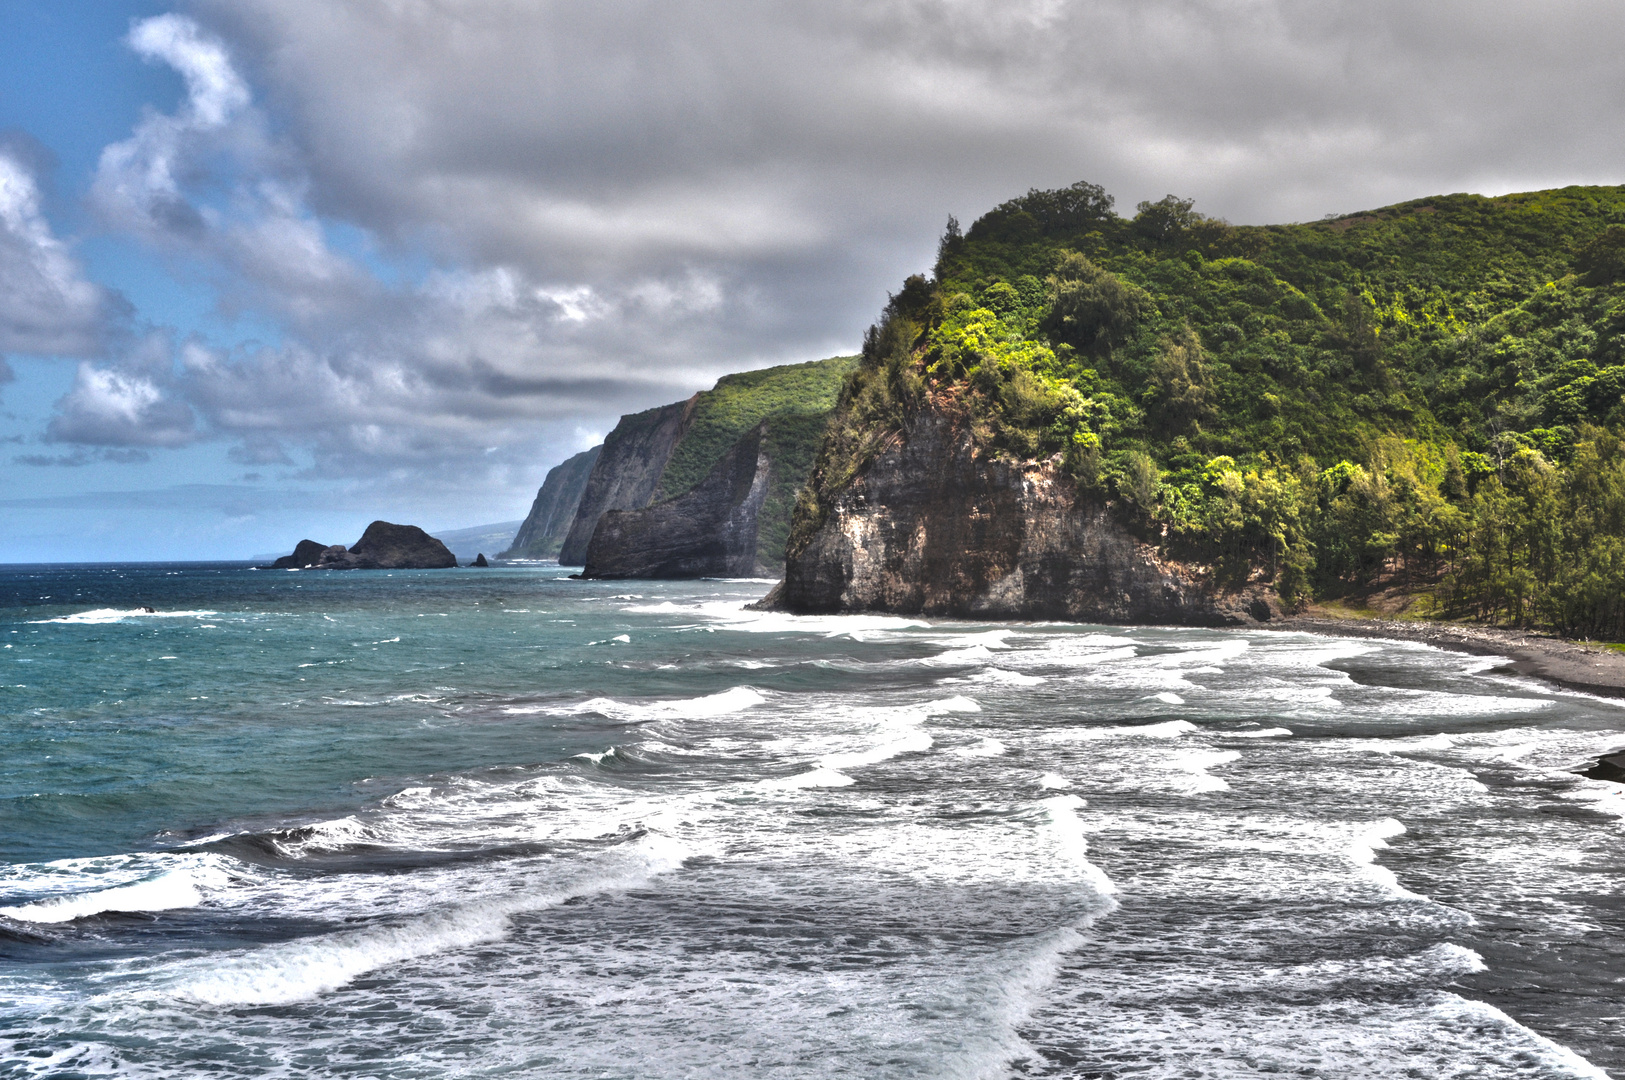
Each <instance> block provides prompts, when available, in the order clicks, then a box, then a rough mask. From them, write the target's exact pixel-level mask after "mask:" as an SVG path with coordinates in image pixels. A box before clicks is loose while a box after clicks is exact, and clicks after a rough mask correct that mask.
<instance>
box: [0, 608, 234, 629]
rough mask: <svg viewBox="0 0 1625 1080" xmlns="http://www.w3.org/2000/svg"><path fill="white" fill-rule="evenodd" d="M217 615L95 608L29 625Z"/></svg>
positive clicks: (102, 622) (206, 612) (82, 623)
mask: <svg viewBox="0 0 1625 1080" xmlns="http://www.w3.org/2000/svg"><path fill="white" fill-rule="evenodd" d="M218 614H220V613H219V612H218V611H149V610H148V609H146V608H129V609H120V608H96V609H94V610H92V611H77V612H74V613H73V614H72V615H62V616H59V617H58V618H55V619H31V620H29V623H30V625H33V626H44V625H46V624H47V623H64V624H67V625H70V626H104V625H106V624H108V623H116V622H123V621H124V620H125V619H191V618H205V617H207V616H211V615H218Z"/></svg>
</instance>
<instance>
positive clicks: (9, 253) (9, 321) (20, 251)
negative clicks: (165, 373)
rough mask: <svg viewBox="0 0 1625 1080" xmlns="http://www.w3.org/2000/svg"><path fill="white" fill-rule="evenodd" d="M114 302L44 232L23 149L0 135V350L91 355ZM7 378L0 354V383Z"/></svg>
mask: <svg viewBox="0 0 1625 1080" xmlns="http://www.w3.org/2000/svg"><path fill="white" fill-rule="evenodd" d="M115 306H116V305H113V304H111V303H110V301H109V298H108V296H107V294H106V293H105V291H104V290H102V289H101V288H99V287H98V286H96V285H94V284H92V283H91V282H89V281H87V280H85V278H84V276H83V273H82V271H81V269H80V267H79V264H78V263H77V262H76V261H75V260H74V258H73V257H72V256H71V255H70V254H69V253H68V249H67V247H66V246H65V245H64V244H63V243H62V242H61V241H60V240H58V239H57V238H56V237H55V236H54V235H53V234H52V232H51V227H50V224H49V223H48V222H47V221H46V220H45V217H44V215H43V214H42V213H41V211H40V194H39V187H38V185H37V184H36V183H35V180H34V175H33V173H32V172H31V171H30V170H29V169H28V167H27V166H26V165H25V164H24V161H23V155H21V154H19V153H17V152H16V151H15V150H14V149H13V148H11V147H8V146H7V145H6V144H5V143H3V142H0V353H5V352H12V353H37V354H42V355H59V356H90V355H94V354H95V353H97V352H99V351H100V350H101V348H102V343H103V335H104V331H105V326H106V320H107V316H108V314H109V312H110V311H111V310H112V308H113V307H115ZM11 378H12V375H11V369H10V368H8V367H5V366H4V361H3V360H0V383H3V382H8V381H10V379H11Z"/></svg>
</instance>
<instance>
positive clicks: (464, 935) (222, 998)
mask: <svg viewBox="0 0 1625 1080" xmlns="http://www.w3.org/2000/svg"><path fill="white" fill-rule="evenodd" d="M623 854H625V855H630V856H632V857H633V858H632V860H631V861H632V865H631V866H629V867H625V868H623V869H621V870H620V872H618V873H616V872H610V873H606V874H603V875H601V876H597V877H593V878H589V879H588V880H585V881H582V882H579V883H577V884H576V885H574V886H572V887H569V888H566V889H561V890H559V891H557V892H551V893H526V894H522V895H519V896H511V897H508V898H505V899H502V900H496V901H486V902H480V903H473V904H464V905H458V906H455V907H448V908H445V909H443V910H441V911H437V912H434V913H433V914H430V915H427V916H424V917H421V918H417V919H413V920H412V921H410V922H406V923H401V924H398V925H393V926H369V927H366V928H364V929H359V930H346V931H342V932H340V933H336V934H326V935H323V936H320V937H315V938H307V939H304V940H302V941H293V942H288V943H286V944H281V945H269V946H266V947H264V948H261V949H256V950H254V951H252V952H249V953H246V954H243V955H240V956H236V957H230V958H226V959H222V958H220V957H215V956H211V957H205V958H203V959H202V960H198V961H188V962H186V963H185V964H183V965H181V968H182V973H181V977H180V978H178V979H175V980H173V981H171V982H170V983H169V985H168V987H167V990H168V992H169V994H170V995H171V996H173V997H177V998H181V999H184V1000H189V1001H196V1002H200V1003H202V1004H205V1005H222V1006H231V1005H282V1004H287V1003H289V1002H294V1001H303V1000H307V999H309V998H313V997H317V996H319V995H321V994H325V993H329V992H331V991H333V990H337V989H338V988H339V987H341V986H344V985H345V984H346V983H348V982H350V981H352V980H354V979H356V978H358V977H359V976H362V975H365V974H367V973H368V972H370V971H376V970H378V969H379V968H382V967H387V966H388V965H391V964H398V963H402V962H405V961H408V960H415V959H418V958H420V957H424V956H432V955H434V954H436V953H442V952H448V951H451V950H455V949H465V948H468V947H469V946H472V945H478V944H481V943H483V942H487V941H496V940H498V939H500V938H502V937H504V936H505V935H506V934H507V932H508V920H509V919H510V918H511V917H512V916H514V915H517V914H520V913H521V912H527V911H541V910H544V909H546V908H550V907H557V906H558V905H559V904H562V903H564V902H565V901H567V900H570V899H573V898H575V897H578V896H590V895H592V894H595V893H602V892H609V891H612V890H615V889H624V888H632V887H635V886H637V885H640V884H642V883H643V882H646V881H647V880H648V879H649V878H651V877H653V876H655V875H656V874H661V873H665V872H667V871H669V870H674V869H676V868H677V867H679V866H681V865H682V863H683V860H684V859H685V858H687V857H688V854H689V852H688V849H687V848H685V847H683V846H682V845H681V844H678V843H677V842H675V841H672V840H668V839H665V838H663V837H655V836H645V837H643V838H642V839H640V840H638V841H635V842H634V843H632V844H629V845H627V848H626V849H624V852H623Z"/></svg>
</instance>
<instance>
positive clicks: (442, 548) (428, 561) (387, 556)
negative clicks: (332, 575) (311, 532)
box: [272, 521, 457, 570]
mask: <svg viewBox="0 0 1625 1080" xmlns="http://www.w3.org/2000/svg"><path fill="white" fill-rule="evenodd" d="M456 565H457V556H455V555H453V554H452V553H451V551H450V549H448V548H447V547H446V545H445V544H442V543H441V542H440V541H439V540H436V539H435V538H434V537H432V536H430V535H429V534H428V533H426V532H424V531H423V530H422V529H420V528H418V527H417V526H416V525H392V524H390V523H389V522H387V521H375V522H373V523H372V524H371V525H368V526H367V531H366V532H364V533H362V534H361V539H359V540H357V541H356V542H355V546H354V547H351V548H346V547H345V546H344V545H343V544H333V545H331V546H325V547H324V546H323V545H321V544H318V543H317V542H316V541H314V540H301V541H299V546H298V547H296V548H294V549H293V554H292V555H284V556H283V557H282V558H280V559H278V560H277V561H276V562H275V563H274V564H272V568H273V569H276V570H287V569H293V568H298V569H303V568H305V567H313V568H315V569H317V570H440V569H443V568H447V567H452V566H456Z"/></svg>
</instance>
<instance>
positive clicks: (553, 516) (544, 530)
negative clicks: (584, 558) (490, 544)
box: [497, 446, 603, 559]
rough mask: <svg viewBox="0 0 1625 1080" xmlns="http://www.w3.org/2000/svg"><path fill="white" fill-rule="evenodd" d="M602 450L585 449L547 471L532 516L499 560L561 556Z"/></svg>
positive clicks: (527, 518) (520, 527) (596, 447)
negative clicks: (565, 540) (588, 479)
mask: <svg viewBox="0 0 1625 1080" xmlns="http://www.w3.org/2000/svg"><path fill="white" fill-rule="evenodd" d="M601 450H603V447H602V446H595V447H593V448H592V449H591V450H584V451H582V452H581V453H579V454H577V455H576V456H575V457H573V458H570V459H569V460H567V461H565V462H564V463H563V464H561V465H555V466H554V467H553V468H551V469H549V470H548V473H547V479H545V480H544V481H542V487H541V490H540V491H538V492H537V493H536V501H535V502H533V503H531V504H530V513H529V514H527V515H526V516H525V520H524V523H523V524H521V525H520V526H519V531H518V532H517V533H515V534H514V537H513V543H511V544H509V545H508V549H507V550H506V551H504V552H502V554H500V555H498V556H497V558H499V559H550V558H552V557H554V556H555V555H557V554H558V553H559V548H560V547H562V546H563V544H564V537H565V534H566V533H568V532H569V531H570V525H571V524H572V523H573V522H574V521H575V516H576V507H578V506H580V505H581V495H582V492H584V491H585V490H586V488H587V478H588V477H589V476H591V475H592V467H593V466H594V465H596V464H597V463H598V454H599V452H600V451H601Z"/></svg>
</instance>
